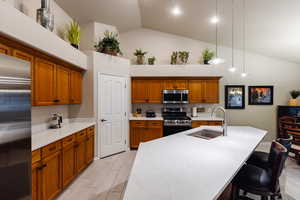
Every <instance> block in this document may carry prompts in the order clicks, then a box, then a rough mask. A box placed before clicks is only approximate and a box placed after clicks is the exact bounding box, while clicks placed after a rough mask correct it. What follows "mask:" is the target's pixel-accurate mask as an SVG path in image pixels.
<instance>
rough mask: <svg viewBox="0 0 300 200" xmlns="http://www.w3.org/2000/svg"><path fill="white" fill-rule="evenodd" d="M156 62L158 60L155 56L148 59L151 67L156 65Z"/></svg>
mask: <svg viewBox="0 0 300 200" xmlns="http://www.w3.org/2000/svg"><path fill="white" fill-rule="evenodd" d="M155 61H156V58H155V57H154V56H152V57H150V58H148V64H149V65H154V64H155Z"/></svg>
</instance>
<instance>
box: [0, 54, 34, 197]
mask: <svg viewBox="0 0 300 200" xmlns="http://www.w3.org/2000/svg"><path fill="white" fill-rule="evenodd" d="M0 199H1V200H23V199H31V92H30V64H29V63H27V62H25V61H21V60H18V59H15V58H13V57H10V56H5V55H0Z"/></svg>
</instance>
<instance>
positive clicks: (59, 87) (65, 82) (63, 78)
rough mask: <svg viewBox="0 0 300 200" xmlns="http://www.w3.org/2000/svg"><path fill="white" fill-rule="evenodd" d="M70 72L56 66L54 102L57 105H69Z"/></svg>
mask: <svg viewBox="0 0 300 200" xmlns="http://www.w3.org/2000/svg"><path fill="white" fill-rule="evenodd" d="M70 80H71V73H70V70H69V69H67V68H64V67H61V66H56V85H55V86H56V98H55V100H54V101H56V103H57V104H69V102H70Z"/></svg>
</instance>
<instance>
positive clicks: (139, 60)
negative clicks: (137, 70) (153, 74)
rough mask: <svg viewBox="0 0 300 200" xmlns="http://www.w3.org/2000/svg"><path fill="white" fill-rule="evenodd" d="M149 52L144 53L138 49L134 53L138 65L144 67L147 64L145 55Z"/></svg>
mask: <svg viewBox="0 0 300 200" xmlns="http://www.w3.org/2000/svg"><path fill="white" fill-rule="evenodd" d="M147 53H148V52H146V51H143V50H142V49H136V50H135V52H134V55H135V56H136V57H137V59H136V63H137V64H138V65H143V64H144V63H145V55H146V54H147Z"/></svg>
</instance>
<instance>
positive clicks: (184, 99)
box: [163, 90, 189, 104]
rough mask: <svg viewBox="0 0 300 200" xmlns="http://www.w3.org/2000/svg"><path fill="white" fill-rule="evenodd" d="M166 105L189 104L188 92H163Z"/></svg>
mask: <svg viewBox="0 0 300 200" xmlns="http://www.w3.org/2000/svg"><path fill="white" fill-rule="evenodd" d="M163 103H164V104H187V103H189V91H188V90H163Z"/></svg>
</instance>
